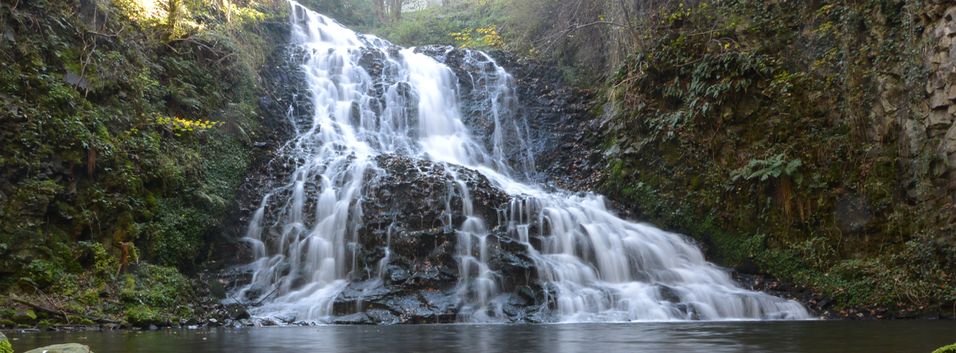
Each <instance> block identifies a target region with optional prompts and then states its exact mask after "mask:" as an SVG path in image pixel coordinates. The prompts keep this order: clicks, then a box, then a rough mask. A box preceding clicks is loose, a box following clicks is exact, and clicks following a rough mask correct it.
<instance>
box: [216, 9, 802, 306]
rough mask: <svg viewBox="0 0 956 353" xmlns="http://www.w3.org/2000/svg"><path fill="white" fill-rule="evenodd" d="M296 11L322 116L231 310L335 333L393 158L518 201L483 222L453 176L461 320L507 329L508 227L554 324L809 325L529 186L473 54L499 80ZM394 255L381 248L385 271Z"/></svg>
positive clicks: (514, 124)
mask: <svg viewBox="0 0 956 353" xmlns="http://www.w3.org/2000/svg"><path fill="white" fill-rule="evenodd" d="M291 6H292V11H291V24H292V25H291V27H292V41H293V43H294V44H295V45H297V46H299V49H300V52H303V53H305V55H306V60H305V63H304V64H303V65H302V67H301V72H302V74H303V75H304V76H305V82H306V83H307V87H308V89H309V92H308V94H309V95H310V103H311V109H312V114H311V120H308V119H299V118H294V116H295V115H294V114H290V115H289V116H290V124H291V125H292V127H293V128H294V132H295V136H294V138H293V139H292V140H291V141H289V142H288V144H287V145H286V146H284V147H283V152H282V153H284V154H286V155H287V156H291V157H292V158H291V160H294V161H295V165H294V168H293V171H292V173H291V174H290V175H289V176H288V177H287V180H286V181H285V182H283V183H282V184H283V185H281V186H280V187H278V188H276V189H275V190H273V191H272V192H269V193H268V194H266V195H265V196H264V197H263V201H262V203H261V206H260V208H259V210H257V211H256V213H255V214H254V216H253V218H252V220H251V223H250V225H249V227H248V231H247V234H246V238H245V240H246V241H247V242H248V243H250V244H251V249H252V250H253V252H254V254H253V255H254V257H255V259H256V260H255V262H254V263H252V264H250V268H252V269H253V275H252V279H251V282H250V283H249V284H248V285H246V286H244V287H242V288H240V289H238V290H237V291H236V293H234V296H233V297H234V298H243V299H242V300H246V301H247V302H254V303H260V304H261V305H260V306H258V307H256V308H254V309H253V314H254V315H257V316H260V317H265V316H277V317H285V318H288V320H289V321H296V322H327V321H328V319H329V318H330V317H331V316H332V315H333V314H332V304H333V302H334V301H335V298H336V297H337V296H338V295H339V294H340V293H341V292H342V291H343V289H344V288H346V286H348V284H349V274H350V273H352V272H353V271H356V270H357V269H356V266H357V265H356V263H355V260H354V256H353V254H352V252H353V251H355V250H354V249H355V248H356V244H357V242H358V234H359V232H360V230H361V229H362V226H363V225H362V216H363V213H362V212H363V209H362V202H361V201H362V196H363V192H364V190H363V187H365V185H364V184H365V182H366V180H367V178H366V177H367V175H369V174H381V173H386V171H384V170H383V169H382V168H380V167H379V166H378V165H377V164H376V162H375V161H376V159H375V157H376V156H379V155H384V154H390V155H403V156H408V157H411V158H414V159H421V160H428V161H431V162H435V163H439V164H447V165H456V166H461V167H463V168H466V169H471V170H475V171H477V172H479V173H480V174H481V175H483V176H484V177H486V178H487V179H488V180H489V181H490V183H491V184H492V185H493V186H494V187H497V188H499V189H501V190H503V191H504V192H506V193H507V194H508V195H510V196H511V198H512V200H511V202H510V204H509V205H507V207H504V208H503V209H501V210H499V217H498V219H483V218H482V217H481V216H480V213H479V212H476V210H475V209H474V208H475V206H474V205H473V201H472V200H471V196H470V192H471V190H469V188H468V184H467V183H465V182H464V181H461V180H459V179H458V178H457V176H456V175H454V173H453V172H449V173H451V174H452V175H451V177H452V179H453V180H455V181H456V182H455V183H453V185H452V188H454V189H455V190H451V191H452V192H450V193H453V194H455V195H457V197H460V198H461V206H460V207H461V208H462V209H461V210H457V211H458V212H460V214H462V215H463V219H464V220H463V221H462V222H459V223H458V224H451V222H452V220H451V217H449V219H443V220H442V221H443V222H445V223H446V226H448V227H451V228H453V229H454V232H455V234H456V236H457V238H458V241H457V247H458V249H457V250H456V251H457V256H456V259H457V261H458V263H459V277H458V278H459V283H458V286H457V290H456V293H458V294H457V297H458V298H459V300H460V308H461V312H462V313H466V314H465V315H463V316H462V317H460V320H462V321H479V322H488V321H491V322H494V321H496V320H501V317H502V314H501V313H500V311H499V310H500V307H501V305H499V304H500V303H496V300H498V299H497V298H499V296H498V294H499V291H500V290H501V289H500V283H501V274H500V273H497V272H496V271H495V269H494V268H492V267H491V266H490V265H489V263H488V259H487V247H488V244H487V243H488V237H489V235H490V234H491V232H492V229H505V230H506V232H507V236H509V237H512V238H513V239H516V240H517V241H519V242H520V243H521V244H523V245H524V246H525V247H527V251H528V254H529V256H530V257H531V259H533V261H534V264H535V266H536V268H537V276H538V278H537V280H538V281H539V282H541V283H544V284H546V287H547V288H550V291H549V293H550V295H552V296H553V298H552V299H553V302H554V306H553V308H552V310H551V313H550V314H551V320H553V321H562V322H580V321H635V320H642V321H643V320H688V319H702V320H724V319H804V318H808V317H809V315H808V313H807V311H806V310H805V309H804V308H803V307H802V306H801V305H800V304H798V303H796V302H794V301H789V300H784V299H781V298H778V297H774V296H770V295H767V294H764V293H760V292H754V291H749V290H744V289H742V288H739V287H738V286H737V285H736V284H735V282H734V281H733V280H732V279H731V277H730V275H729V274H728V273H727V272H726V271H724V270H722V269H720V268H718V267H716V266H714V265H712V264H710V263H708V262H707V261H706V260H705V259H704V257H703V255H702V253H701V251H700V250H699V249H698V248H697V247H696V246H695V245H694V244H692V243H691V242H689V241H688V240H686V239H685V238H684V237H682V236H680V235H677V234H673V233H669V232H665V231H662V230H660V229H657V228H655V227H652V226H650V225H646V224H640V223H635V222H632V221H628V220H625V219H622V218H620V217H618V216H617V215H615V213H614V212H613V211H611V210H609V209H608V208H607V207H606V206H605V203H604V201H603V198H602V197H601V196H599V195H595V194H581V193H571V192H566V191H560V190H557V191H556V190H552V189H548V188H544V187H541V186H539V185H535V184H534V183H533V182H531V181H530V180H532V178H530V176H531V175H533V174H534V173H535V171H534V156H533V153H532V152H531V149H530V148H529V147H528V146H529V144H528V139H527V138H526V137H525V136H527V135H528V131H527V129H528V128H527V125H526V124H525V123H524V122H523V120H522V118H521V117H520V114H519V113H518V112H519V110H520V109H518V107H519V104H520V102H518V99H517V97H516V93H515V87H514V85H515V83H514V80H513V79H512V78H511V76H510V75H509V74H508V73H507V72H506V71H505V69H504V68H502V67H501V66H499V65H497V64H495V62H494V60H493V59H492V58H491V57H489V56H488V55H486V54H484V53H482V52H478V51H469V52H468V55H467V57H466V61H468V62H470V63H473V64H475V65H485V66H488V65H490V67H491V68H492V69H490V70H478V72H479V73H480V74H479V75H478V76H473V77H457V76H456V74H455V72H454V71H453V70H452V69H451V68H450V67H449V66H446V65H445V64H443V63H442V62H441V61H442V60H443V58H442V56H441V55H437V56H436V55H431V56H430V55H426V54H424V53H422V52H421V51H419V50H416V49H414V48H408V49H403V48H398V47H396V46H394V45H392V44H390V43H388V42H386V41H384V40H382V39H379V38H376V37H374V36H369V35H360V34H357V33H355V32H353V31H351V30H349V29H347V28H345V27H343V26H341V25H340V24H338V23H337V22H335V21H334V20H332V19H330V18H328V17H325V16H323V15H320V14H318V13H315V12H312V11H310V10H308V9H306V8H305V7H303V6H302V5H300V4H298V3H296V2H291ZM369 53H372V54H374V55H373V56H375V57H378V58H381V60H380V61H381V64H382V65H383V66H382V69H381V70H380V72H381V73H380V74H376V75H374V76H373V75H372V74H370V70H367V69H366V68H364V67H363V66H362V65H361V64H360V62H361V60H362V58H363V56H368V55H370V54H369ZM376 71H377V70H376ZM465 79H467V80H470V81H469V82H473V83H474V90H476V91H477V92H479V93H481V96H482V97H484V99H486V100H487V102H486V103H487V104H484V105H481V106H482V107H484V108H485V109H487V110H488V111H487V112H485V114H483V116H485V117H487V118H488V119H491V120H493V121H492V123H493V128H494V130H493V133H492V134H491V136H487V137H486V136H483V137H482V138H477V137H476V136H474V135H473V134H472V132H470V130H469V128H468V126H467V125H466V124H465V123H464V122H463V113H462V107H461V105H462V102H461V99H462V98H461V97H460V95H461V89H460V87H459V82H460V81H461V80H465ZM377 90H378V92H380V93H378V94H376V93H375V92H376V91H377ZM290 109H291V108H290ZM506 146H518V150H519V151H520V153H509V152H507V150H508V148H506ZM270 207H271V209H269V208H270ZM447 207H448V208H449V210H448V212H446V213H447V214H451V213H452V211H455V210H450V208H452V207H453V206H452V203H451V202H449V203H448V206H447ZM267 214H271V215H272V216H266V215H267ZM388 239H389V240H388V241H389V243H388V244H390V242H391V230H389V231H388ZM532 239H537V240H536V241H532ZM389 254H390V252H389V249H388V248H387V247H386V249H385V256H384V258H382V260H381V263H379V264H378V268H379V271H383V269H384V267H385V266H386V265H387V264H388V261H389V259H390V255H389Z"/></svg>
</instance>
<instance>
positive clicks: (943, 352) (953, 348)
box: [933, 343, 956, 353]
mask: <svg viewBox="0 0 956 353" xmlns="http://www.w3.org/2000/svg"><path fill="white" fill-rule="evenodd" d="M933 353H956V343H953V344H951V345H948V346H943V347H939V348H938V349H936V350H935V351H933Z"/></svg>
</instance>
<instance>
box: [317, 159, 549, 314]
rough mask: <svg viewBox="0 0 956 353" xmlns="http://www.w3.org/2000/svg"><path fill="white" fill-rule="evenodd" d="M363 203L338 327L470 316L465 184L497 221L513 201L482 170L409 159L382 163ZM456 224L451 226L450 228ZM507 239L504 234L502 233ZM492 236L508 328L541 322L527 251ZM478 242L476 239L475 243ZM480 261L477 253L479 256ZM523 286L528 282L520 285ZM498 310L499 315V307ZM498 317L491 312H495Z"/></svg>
mask: <svg viewBox="0 0 956 353" xmlns="http://www.w3.org/2000/svg"><path fill="white" fill-rule="evenodd" d="M376 161H377V164H378V166H379V167H380V168H381V170H379V171H377V172H373V173H370V175H369V176H368V184H367V187H366V190H365V193H364V194H365V197H364V200H363V202H362V212H363V220H364V222H363V223H364V227H363V229H362V230H360V232H359V244H357V251H356V259H355V260H356V263H357V265H356V268H357V269H358V270H357V271H355V272H354V273H352V275H351V283H350V284H349V285H348V287H347V288H346V289H345V290H344V291H343V292H342V293H341V294H340V295H339V296H338V298H336V300H335V303H334V306H333V312H334V314H335V315H336V316H337V317H336V318H335V319H334V322H337V323H349V324H375V323H385V324H390V323H448V322H455V321H458V319H459V316H460V315H463V314H466V313H465V312H463V310H466V309H467V308H464V307H463V304H462V302H461V301H462V300H461V296H460V295H459V291H460V290H461V289H460V288H459V281H460V272H461V270H464V271H469V270H471V269H460V268H459V261H458V260H459V259H458V255H459V253H460V251H459V244H458V243H459V236H460V235H459V234H458V233H457V232H456V231H455V229H456V228H458V225H460V224H461V223H462V222H464V219H465V215H464V213H463V207H464V206H463V202H464V199H463V195H462V194H461V191H460V188H459V187H458V186H457V185H456V178H455V176H457V180H459V181H463V182H464V183H465V184H466V185H467V189H468V190H469V197H470V198H471V202H472V204H473V206H474V209H475V210H476V212H477V213H478V214H479V215H480V216H481V217H482V218H484V219H489V220H494V219H497V210H498V209H500V208H502V207H504V206H505V205H506V204H507V203H508V201H509V197H508V196H507V195H506V194H505V193H503V192H502V191H501V190H498V189H497V188H494V187H493V186H492V185H491V184H490V183H489V182H488V180H487V179H486V178H485V177H483V176H482V175H480V174H478V173H477V172H475V171H472V170H468V169H464V168H461V167H457V166H451V165H443V164H439V163H432V162H428V161H423V160H417V159H412V158H409V157H405V156H397V155H385V156H379V157H377V158H376ZM449 221H450V222H451V223H449ZM501 234H503V233H501ZM501 234H497V233H496V234H492V235H490V236H489V237H488V242H489V247H488V249H489V250H488V251H489V259H490V260H489V263H490V266H491V267H492V269H494V270H495V271H496V272H498V273H499V274H500V275H501V277H502V278H504V279H508V281H506V283H503V284H502V286H503V287H504V288H502V289H503V290H502V292H503V293H506V294H504V295H503V297H502V298H500V300H499V303H500V304H496V305H501V306H502V307H503V311H504V312H505V314H506V315H507V317H505V318H502V319H504V320H508V321H535V320H538V321H540V320H539V319H536V318H535V317H534V315H535V314H536V313H537V311H539V310H541V309H542V308H543V307H545V305H543V304H544V295H543V293H542V292H541V288H540V286H538V285H537V284H536V283H533V281H532V280H531V279H532V278H536V274H535V272H534V264H533V262H532V261H531V260H530V258H528V257H527V254H526V251H527V249H526V248H525V246H524V245H522V244H519V243H518V242H516V241H514V240H512V239H510V238H508V237H506V236H503V235H501ZM475 241H477V240H475ZM472 255H473V256H477V255H478V254H472ZM517 279H525V280H521V281H517ZM493 309H497V308H493ZM489 310H491V309H489Z"/></svg>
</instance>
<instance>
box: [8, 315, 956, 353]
mask: <svg viewBox="0 0 956 353" xmlns="http://www.w3.org/2000/svg"><path fill="white" fill-rule="evenodd" d="M10 337H11V338H12V339H14V341H13V343H14V348H15V349H16V351H25V350H27V349H30V348H35V347H38V346H42V345H48V344H54V343H63V342H80V343H83V344H87V345H89V346H90V347H91V348H92V349H93V351H95V352H97V353H114V352H116V353H119V352H156V353H163V352H177V353H178V352H211V353H219V352H292V351H296V352H299V351H305V352H449V353H455V352H462V353H465V352H467V353H483V352H553V353H565V352H568V353H570V352H589V353H608V352H715V353H721V352H783V353H788V352H792V353H804V352H815V353H817V352H822V353H827V352H834V353H836V352H850V353H852V352H860V353H863V352H866V353H872V352H930V351H932V350H933V349H934V348H936V347H939V346H942V345H944V344H949V343H952V342H954V341H956V322H953V321H870V322H858V321H856V322H854V321H816V322H814V321H803V322H720V323H709V322H693V323H634V324H587V325H582V324H568V325H419V326H323V327H285V328H252V329H220V330H168V331H156V332H105V333H100V332H84V333H69V334H67V333H40V334H17V333H13V334H10Z"/></svg>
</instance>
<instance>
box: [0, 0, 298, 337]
mask: <svg viewBox="0 0 956 353" xmlns="http://www.w3.org/2000/svg"><path fill="white" fill-rule="evenodd" d="M142 4H147V5H149V4H152V5H156V6H155V8H153V9H152V10H150V9H148V8H144V7H143V6H142ZM286 8H287V6H285V5H284V3H283V2H280V1H272V0H270V1H245V2H242V5H238V4H236V3H232V2H229V1H223V2H218V1H217V2H192V1H179V0H163V1H133V0H116V1H102V0H101V1H78V0H76V1H52V0H37V1H27V2H23V1H21V2H13V3H10V2H4V3H3V4H0V24H2V25H0V28H2V29H0V31H2V32H3V35H2V38H0V62H2V63H0V102H2V104H0V105H2V106H3V107H4V108H3V110H2V111H0V131H2V132H0V146H2V149H3V151H4V153H3V156H0V225H2V227H0V294H3V293H7V294H8V295H9V298H17V299H19V300H20V301H19V302H17V303H14V302H12V301H11V300H12V299H7V300H6V301H7V302H6V303H4V304H3V305H2V306H3V307H15V306H21V304H22V303H23V302H31V303H36V304H38V305H41V306H43V307H49V308H54V309H57V310H62V311H63V312H64V313H65V315H62V316H56V315H50V314H48V313H45V312H37V313H36V314H35V316H36V320H39V322H40V323H41V325H46V324H52V323H56V322H61V321H66V322H71V323H78V322H80V323H82V322H86V321H89V320H92V319H120V320H126V321H128V322H130V323H132V324H137V325H141V324H149V323H165V322H172V321H175V320H177V319H178V318H180V317H188V316H189V315H190V311H191V310H192V309H190V308H191V306H190V305H188V304H189V303H191V302H195V301H197V298H196V295H195V294H194V292H195V291H194V290H193V289H192V287H193V285H194V284H193V283H192V282H191V280H189V279H187V276H186V275H184V274H187V275H188V274H191V273H193V272H195V271H196V270H197V269H198V268H199V267H200V266H201V265H202V263H203V261H204V260H205V259H206V258H208V257H209V254H208V252H209V248H210V244H212V243H213V240H214V237H215V235H216V234H217V233H218V232H219V229H218V227H220V224H221V223H222V220H223V219H225V217H227V215H228V212H229V211H230V209H231V208H233V202H234V198H235V190H236V188H237V187H238V185H239V184H240V183H241V181H242V179H243V177H244V175H245V171H246V169H247V168H248V167H249V165H250V163H251V162H252V159H253V146H252V145H253V141H254V139H255V138H256V136H257V134H259V128H260V127H259V126H260V120H259V118H258V117H257V115H256V108H255V107H256V105H255V102H256V99H257V94H258V87H257V83H256V82H257V72H258V71H259V68H260V67H262V66H263V65H264V64H265V62H266V59H267V57H268V56H269V55H271V53H272V51H274V50H275V49H276V46H277V45H278V44H279V43H281V42H282V41H283V38H284V36H285V35H286V31H287V29H286V27H285V23H286V21H287V20H286V17H287V16H286V14H284V13H283V11H287V10H286ZM15 315H16V311H15V310H11V311H4V312H0V320H3V321H2V322H4V325H6V326H10V325H13V324H14V322H15V320H13V319H14V316H15Z"/></svg>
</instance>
